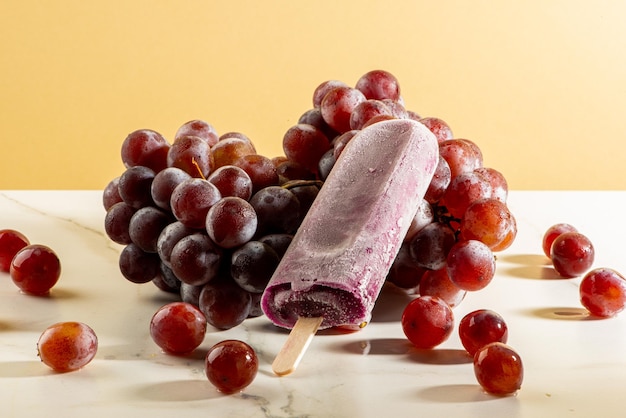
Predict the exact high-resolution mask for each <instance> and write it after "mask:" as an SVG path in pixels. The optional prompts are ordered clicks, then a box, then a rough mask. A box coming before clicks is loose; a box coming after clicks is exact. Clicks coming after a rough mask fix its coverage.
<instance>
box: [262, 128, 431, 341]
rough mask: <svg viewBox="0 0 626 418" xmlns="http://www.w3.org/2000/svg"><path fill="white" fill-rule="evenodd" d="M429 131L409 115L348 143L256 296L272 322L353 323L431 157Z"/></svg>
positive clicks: (414, 201)
mask: <svg viewBox="0 0 626 418" xmlns="http://www.w3.org/2000/svg"><path fill="white" fill-rule="evenodd" d="M438 155H439V152H438V143H437V139H436V138H435V136H434V135H433V134H432V133H431V132H430V131H429V130H428V128H426V127H425V126H424V125H422V124H421V123H419V122H416V121H413V120H408V119H397V120H388V121H383V122H378V123H375V124H373V125H371V126H369V127H367V128H365V129H363V130H361V131H359V133H358V134H357V135H355V136H354V138H352V140H350V142H348V144H347V145H346V147H345V148H344V150H343V151H342V153H341V154H340V156H339V158H338V159H337V161H336V163H335V165H334V167H333V169H332V170H331V172H330V174H329V176H328V178H327V179H326V181H325V182H324V185H323V186H322V188H321V189H320V192H319V194H318V196H317V198H316V199H315V201H314V202H313V205H312V206H311V208H310V209H309V211H308V213H307V215H306V217H305V218H304V220H303V222H302V224H301V226H300V228H299V229H298V231H297V232H296V234H295V236H294V238H293V240H292V242H291V244H290V246H289V248H288V249H287V252H286V253H285V255H284V256H283V258H282V260H281V262H280V264H279V265H278V267H277V268H276V271H275V272H274V274H273V276H272V278H271V280H270V282H269V283H268V285H267V287H266V289H265V292H264V294H263V297H262V300H261V307H262V309H263V312H264V313H265V314H266V316H267V317H268V318H269V319H270V320H271V321H272V322H273V323H274V324H275V325H277V326H279V327H283V328H292V327H293V326H294V324H295V322H296V320H297V319H298V318H299V317H323V322H322V324H321V326H320V328H322V329H323V328H329V327H335V326H360V327H362V326H363V325H365V324H367V323H368V322H369V321H370V319H371V312H372V308H373V306H374V304H375V302H376V299H377V298H378V295H379V293H380V291H381V289H382V287H383V284H384V282H385V278H386V276H387V274H388V272H389V269H390V267H391V265H392V263H393V261H394V259H395V257H396V255H397V254H398V251H399V249H400V246H401V244H402V241H403V239H404V236H405V235H406V233H407V230H408V228H409V226H410V223H411V220H412V218H413V216H414V215H415V212H416V211H417V209H418V207H419V204H420V202H421V201H422V199H423V197H424V194H425V193H426V190H427V188H428V186H429V184H430V181H431V178H432V176H433V173H434V171H435V168H436V165H437V162H438V158H439V157H438Z"/></svg>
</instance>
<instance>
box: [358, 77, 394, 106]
mask: <svg viewBox="0 0 626 418" xmlns="http://www.w3.org/2000/svg"><path fill="white" fill-rule="evenodd" d="M356 89H357V90H360V91H361V92H362V93H363V95H364V96H365V97H366V98H368V99H377V100H383V99H391V100H399V99H400V83H398V79H397V78H396V77H395V76H394V75H393V74H391V73H390V72H388V71H384V70H373V71H369V72H367V73H366V74H363V75H362V76H361V78H359V79H358V81H357V82H356Z"/></svg>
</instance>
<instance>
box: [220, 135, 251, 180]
mask: <svg viewBox="0 0 626 418" xmlns="http://www.w3.org/2000/svg"><path fill="white" fill-rule="evenodd" d="M249 154H256V149H255V148H254V145H252V142H250V140H249V139H242V138H241V137H234V136H233V137H227V138H223V139H220V140H219V141H218V143H217V144H215V145H213V146H212V147H211V154H210V166H211V171H212V172H213V171H215V170H217V169H218V168H220V167H222V166H225V165H233V164H235V161H237V160H238V159H239V158H241V157H243V156H244V155H249Z"/></svg>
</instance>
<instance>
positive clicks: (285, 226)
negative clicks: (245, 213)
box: [250, 186, 300, 236]
mask: <svg viewBox="0 0 626 418" xmlns="http://www.w3.org/2000/svg"><path fill="white" fill-rule="evenodd" d="M250 204H251V205H252V207H253V208H254V211H255V212H256V214H257V218H258V226H257V234H258V235H259V236H261V235H267V234H270V233H286V234H293V233H295V231H296V230H297V229H298V226H299V225H300V202H298V198H297V197H296V195H294V194H293V193H291V191H289V190H287V189H285V188H283V187H280V186H270V187H266V188H264V189H261V190H259V191H258V192H257V193H255V194H254V196H252V198H251V199H250Z"/></svg>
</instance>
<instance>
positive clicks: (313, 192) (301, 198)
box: [283, 180, 322, 217]
mask: <svg viewBox="0 0 626 418" xmlns="http://www.w3.org/2000/svg"><path fill="white" fill-rule="evenodd" d="M321 184H322V183H321V182H310V181H298V180H296V181H293V182H289V183H286V184H284V185H283V187H286V188H288V189H289V191H291V193H293V194H294V195H295V196H296V198H297V199H298V202H300V214H301V215H302V216H303V217H304V215H306V213H307V212H308V211H309V208H310V207H311V205H312V204H313V201H314V200H315V198H316V197H317V194H318V193H319V191H320V186H321Z"/></svg>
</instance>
